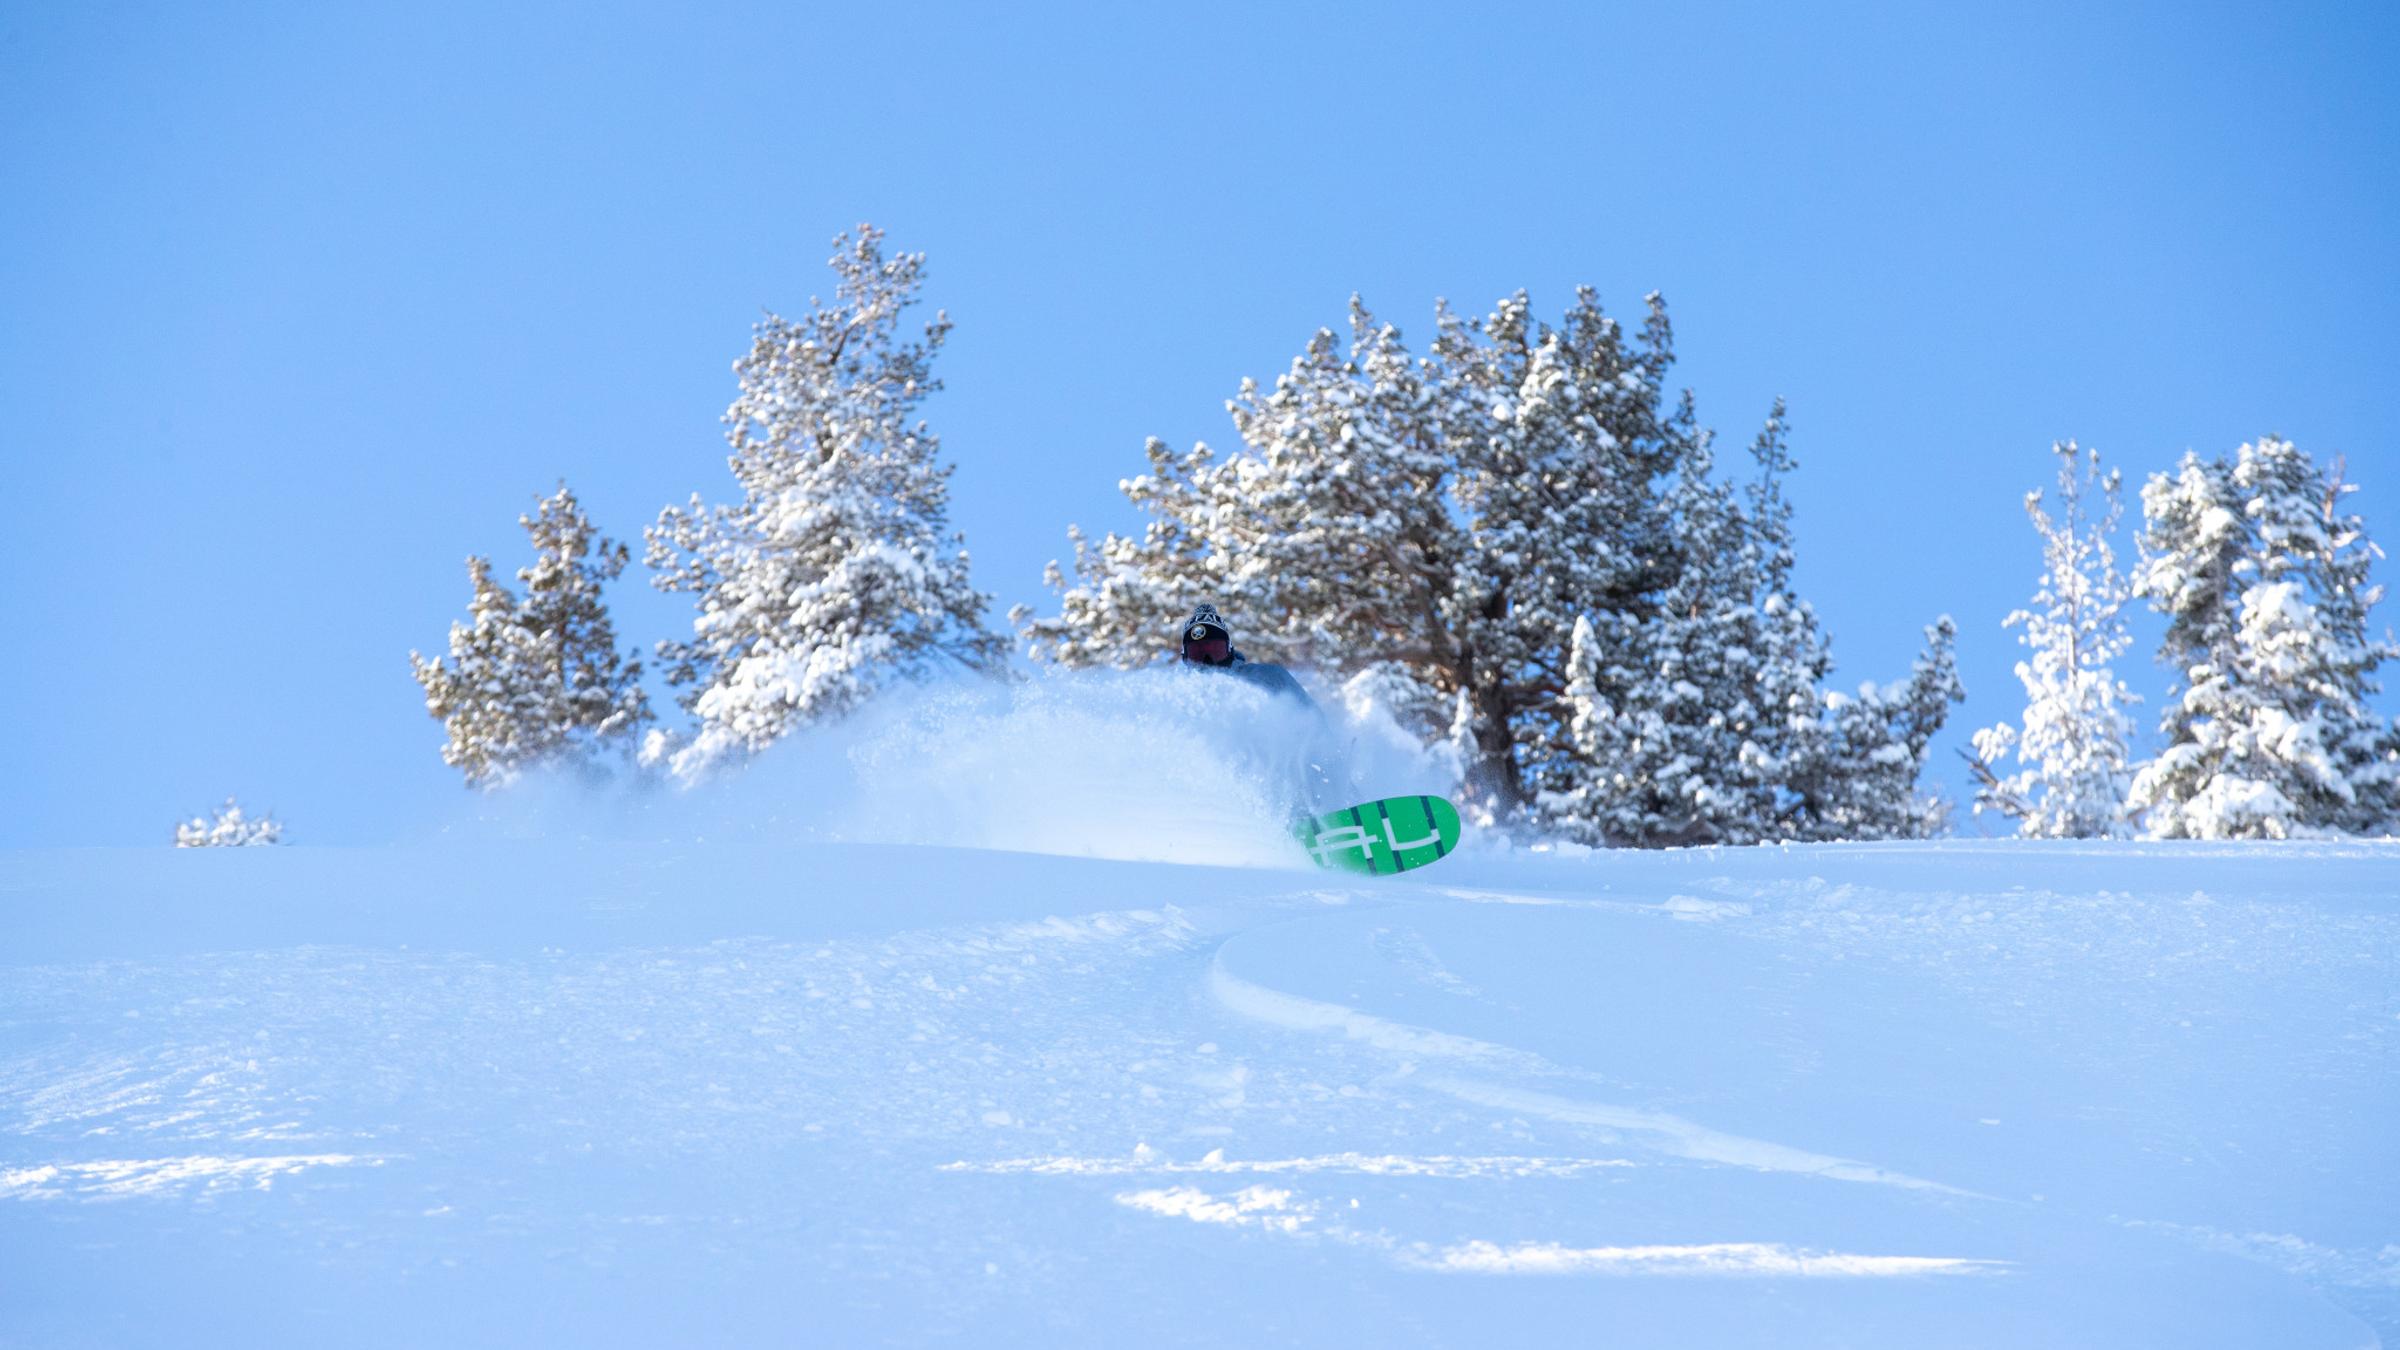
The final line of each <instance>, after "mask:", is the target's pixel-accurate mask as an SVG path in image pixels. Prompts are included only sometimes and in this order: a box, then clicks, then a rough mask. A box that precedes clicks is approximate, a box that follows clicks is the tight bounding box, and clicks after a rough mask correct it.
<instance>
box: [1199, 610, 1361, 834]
mask: <svg viewBox="0 0 2400 1350" xmlns="http://www.w3.org/2000/svg"><path fill="white" fill-rule="evenodd" d="M1182 660H1183V664H1184V665H1185V666H1187V667H1191V668H1195V669H1200V670H1221V671H1224V672H1225V673H1226V674H1229V675H1233V676H1236V677H1238V678H1240V679H1244V680H1247V681H1249V682H1250V683H1252V684H1254V685H1257V686H1258V687H1259V688H1261V689H1264V690H1266V691H1267V692H1268V693H1270V694H1280V695H1284V696H1286V697H1289V698H1293V699H1297V700H1299V703H1300V706H1301V707H1303V708H1306V709H1308V712H1309V716H1310V719H1311V720H1312V721H1313V722H1314V723H1315V724H1316V730H1315V731H1314V732H1313V733H1312V734H1310V735H1309V736H1308V737H1307V738H1306V741H1305V743H1303V744H1302V745H1300V746H1299V747H1298V748H1297V754H1296V757H1295V761H1294V763H1293V764H1292V776H1293V781H1294V787H1295V790H1296V791H1297V793H1298V794H1299V802H1300V804H1301V806H1302V807H1304V808H1306V809H1307V810H1310V811H1318V810H1324V809H1327V807H1328V806H1329V805H1330V804H1332V803H1333V802H1334V801H1335V800H1336V799H1337V798H1338V797H1339V796H1340V795H1341V790H1340V789H1339V788H1338V787H1337V786H1336V784H1335V781H1334V774H1333V772H1332V770H1331V769H1330V768H1329V767H1328V766H1330V765H1332V764H1334V763H1336V762H1338V761H1339V760H1340V759H1342V758H1345V756H1343V755H1341V754H1340V753H1338V750H1339V747H1338V746H1337V745H1336V743H1335V738H1334V732H1333V724H1332V723H1331V722H1328V721H1327V720H1325V712H1324V710H1323V709H1321V708H1319V707H1318V706H1317V701H1316V700H1315V699H1313V698H1310V697H1309V696H1308V691H1307V690H1306V689H1303V688H1301V687H1300V681H1298V680H1297V679H1294V678H1293V677H1292V672H1290V671H1288V670H1285V669H1284V668H1283V667H1281V666H1278V665H1271V664H1269V663H1267V662H1264V661H1253V660H1251V659H1250V658H1248V657H1246V656H1244V655H1242V654H1241V653H1240V652H1238V651H1235V650H1234V647H1233V632H1232V630H1231V629H1229V628H1227V627H1226V626H1225V620H1224V619H1222V618H1220V617H1218V615H1217V607H1216V606H1215V605H1202V606H1200V607H1199V608H1198V609H1195V610H1193V611H1192V617H1191V618H1189V619H1186V620H1185V621H1184V624H1183V652H1182Z"/></svg>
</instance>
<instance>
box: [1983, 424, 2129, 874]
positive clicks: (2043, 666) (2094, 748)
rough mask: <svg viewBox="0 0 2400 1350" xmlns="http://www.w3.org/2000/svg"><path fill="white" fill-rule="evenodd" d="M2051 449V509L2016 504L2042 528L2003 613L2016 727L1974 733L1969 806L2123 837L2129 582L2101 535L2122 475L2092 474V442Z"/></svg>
mask: <svg viewBox="0 0 2400 1350" xmlns="http://www.w3.org/2000/svg"><path fill="white" fill-rule="evenodd" d="M2051 451H2052V453H2054V454H2056V455H2057V456H2058V460H2059V463H2058V498H2057V507H2058V514H2057V515H2056V516H2052V515H2051V514H2050V512H2049V511H2047V510H2045V509H2044V507H2043V501H2042V492H2041V490H2039V489H2036V490H2035V491H2032V492H2029V493H2027V494H2025V514H2026V515H2027V516H2028V517H2030V518H2031V519H2032V521H2033V528H2034V532H2035V533H2037V534H2039V535H2040V536H2041V538H2042V563H2043V567H2042V579H2041V585H2040V587H2039V589H2037V590H2036V591H2035V592H2034V596H2033V604H2034V607H2033V608H2032V609H2020V610H2017V611H2015V612H2013V613H2011V614H2010V615H2009V616H2008V618H2007V619H2006V620H2004V621H2003V626H2005V627H2010V628H2022V629H2023V630H2024V631H2023V632H2022V633H2020V634H2019V636H2018V640H2019V641H2020V642H2022V643H2024V644H2025V645H2026V646H2027V647H2029V648H2031V649H2032V655H2031V657H2030V658H2029V659H2027V660H2024V661H2019V662H2018V663H2017V679H2018V681H2019V682H2020V683H2022V684H2023V685H2024V686H2025V715H2024V717H2023V719H2022V721H2023V729H2022V730H2021V731H2020V730H2019V729H2018V727H2016V726H2014V725H2011V724H2009V723H2006V722H2002V723H1999V724H1997V725H1995V726H1990V727H1986V728H1984V729H1983V730H1981V731H1978V732H1976V733H1975V753H1974V754H1973V755H1972V756H1970V757H1969V762H1970V764H1972V766H1973V767H1974V770H1975V776H1976V778H1977V780H1978V781H1979V783H1980V787H1979V789H1978V791H1977V793H1976V796H1975V809H1976V810H1977V811H1978V812H1981V811H1984V810H1996V811H2000V812H2002V813H2004V814H2006V815H2008V816H2010V817H2012V818H2014V819H2015V820H2016V822H2017V832H2018V833H2019V834H2022V835H2025V836H2027V837H2031V838H2047V839H2092V838H2122V837H2124V836H2126V835H2128V834H2131V833H2132V832H2133V822H2132V821H2131V820H2130V819H2129V818H2128V816H2127V814H2126V810H2125V796H2126V789H2127V786H2128V785H2129V783H2130V781H2131V779H2132V776H2133V768H2132V750H2131V745H2132V740H2133V716H2132V714H2131V712H2130V711H2128V709H2129V708H2130V706H2131V705H2132V704H2133V703H2135V702H2136V701H2138V700H2137V698H2136V696H2135V695H2134V694H2133V693H2132V691H2130V690H2128V689H2127V688H2126V687H2125V685H2124V683H2123V682H2122V681H2120V680H2119V679H2118V678H2117V676H2116V673H2115V662H2116V659H2117V658H2118V657H2119V656H2122V655H2123V654H2124V653H2125V650H2126V649H2127V648H2128V647H2130V646H2131V645H2132V644H2133V637H2132V635H2131V634H2130V633H2128V632H2127V631H2126V629H2125V617H2124V611H2125V606H2126V604H2127V602H2128V601H2130V600H2131V599H2132V597H2133V583H2132V581H2131V579H2130V578H2128V577H2127V576H2126V575H2125V574H2124V573H2123V572H2121V571H2119V570H2118V568H2117V560H2116V549H2115V545H2114V544H2113V543H2112V542H2111V541H2112V540H2113V539H2114V537H2115V535H2116V531H2117V524H2118V521H2119V520H2120V518H2121V517H2122V515H2123V513H2124V497H2123V488H2122V480H2121V477H2120V475H2119V474H2118V473H2117V472H2116V471H2115V470H2113V469H2112V470H2110V471H2108V472H2107V473H2105V474H2104V473H2102V472H2101V470H2100V453H2099V452H2098V451H2096V450H2095V451H2090V452H2088V453H2087V452H2085V451H2082V450H2080V449H2078V448H2077V446H2076V445H2075V443H2074V442H2073V441H2060V442H2058V443H2056V444H2055V445H2053V446H2052V447H2051ZM2011 754H2013V755H2015V756H2016V760H2017V765H2018V768H2017V771H2016V772H2014V773H2011V774H2007V775H2005V776H2004V775H2002V774H2001V773H2000V770H1999V767H1998V766H1999V765H2000V762H2001V760H2002V759H2003V758H2004V757H2006V756H2008V755H2011Z"/></svg>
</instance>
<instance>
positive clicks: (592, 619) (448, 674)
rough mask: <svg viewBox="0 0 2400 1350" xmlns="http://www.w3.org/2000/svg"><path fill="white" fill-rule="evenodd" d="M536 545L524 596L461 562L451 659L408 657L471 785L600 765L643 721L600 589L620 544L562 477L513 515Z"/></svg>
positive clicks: (617, 567) (620, 565) (478, 562)
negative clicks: (596, 524)
mask: <svg viewBox="0 0 2400 1350" xmlns="http://www.w3.org/2000/svg"><path fill="white" fill-rule="evenodd" d="M517 524H518V525H520V526H522V527H523V528H524V530H525V533H526V536H527V537H528V538H530V539H531V540H532V541H533V547H534V563H533V565H532V566H531V567H525V568H520V569H518V571H517V580H518V582H519V583H520V584H522V585H523V586H524V587H525V596H524V598H523V599H522V600H520V599H518V597H517V596H516V595H515V594H514V593H513V592H511V591H510V590H509V589H508V587H506V586H505V585H502V584H501V583H500V582H499V581H498V580H496V579H494V578H493V576H492V564H491V560H490V559H488V558H480V557H477V558H469V559H467V576H468V578H469V580H470V581H471V582H472V583H473V585H474V587H475V596H474V599H473V600H472V601H470V602H469V604H468V609H467V615H468V618H467V622H465V623H463V624H461V623H454V624H452V625H451V626H450V659H449V660H447V661H442V660H438V659H430V658H427V657H425V656H422V655H419V654H418V653H416V652H410V653H409V654H408V660H409V665H410V667H411V668H412V669H413V670H414V671H415V674H416V679H417V683H418V684H419V685H420V686H422V687H423V688H424V690H425V710H426V712H428V713H430V714H432V716H433V717H435V718H436V719H438V720H439V721H440V722H441V723H442V725H443V728H444V729H445V730H446V731H447V732H448V733H449V738H448V740H447V741H446V742H445V743H444V744H443V746H442V762H443V763H445V764H448V765H451V766H452V767H454V768H456V769H458V770H459V771H460V772H461V773H463V774H464V775H466V780H467V784H468V786H470V787H480V788H493V787H498V786H501V785H503V784H505V783H507V782H508V781H509V780H511V779H512V778H514V777H515V776H516V775H517V774H519V773H520V772H523V771H524V770H527V769H531V768H535V767H540V766H552V765H564V766H571V767H575V768H578V769H582V770H585V771H594V770H597V769H599V768H600V767H601V766H602V764H603V762H604V759H605V757H606V756H608V755H610V754H612V753H616V752H622V751H624V750H628V749H630V748H631V747H632V745H633V739H634V735H635V733H636V732H638V731H639V730H640V729H641V726H642V724H643V723H644V722H646V721H648V720H649V719H650V706H649V701H648V699H647V697H646V696H645V695H644V694H643V693H642V689H641V684H640V680H641V674H642V667H641V663H640V662H639V661H636V660H633V659H632V658H630V657H629V656H626V655H623V654H620V653H619V652H618V650H617V636H616V628H615V626H614V625H613V624H612V623H611V622H610V621H609V617H608V606H607V605H606V603H604V602H603V601H602V599H601V595H600V591H601V587H602V586H603V585H605V584H606V583H607V582H609V581H611V580H614V579H615V578H616V576H617V574H618V573H620V572H622V571H624V570H625V563H626V560H627V557H628V552H627V549H626V547H625V545H623V544H620V543H616V542H614V541H612V540H609V539H605V538H602V537H600V535H599V533H598V531H596V530H595V529H593V527H592V523H591V521H590V520H589V519H588V518H586V517H585V516H584V514H583V507H582V505H581V504H580V503H578V502H577V501H576V500H575V494H574V493H573V492H571V491H569V490H568V488H567V486H566V484H564V483H561V484H559V487H558V491H557V492H555V493H553V494H551V495H550V496H548V497H546V498H543V499H542V502H541V504H540V506H539V507H538V508H537V510H536V511H535V513H534V514H533V515H530V516H519V517H517Z"/></svg>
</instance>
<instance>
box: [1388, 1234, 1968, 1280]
mask: <svg viewBox="0 0 2400 1350" xmlns="http://www.w3.org/2000/svg"><path fill="white" fill-rule="evenodd" d="M1407 1263H1408V1264H1410V1265H1414V1266H1418V1267H1420V1268H1422V1269H1426V1270H1436V1271H1442V1272H1445V1273H1452V1274H1465V1275H1743V1276H1762V1275H1763V1276H1832V1277H1839V1278H1858V1277H1862V1276H1882V1277H1887V1278H1888V1277H1893V1276H1903V1277H1905V1276H1912V1275H1974V1274H1996V1273H1998V1272H2000V1271H2002V1270H2005V1269H2007V1268H2008V1267H2009V1266H2010V1265H2011V1264H2012V1263H2010V1262H2007V1261H1993V1260H1983V1259H1976V1258H1969V1257H1955V1256H1863V1255H1859V1254H1857V1253H1854V1252H1821V1251H1809V1250H1805V1249H1802V1248H1795V1247H1786V1246H1783V1245H1782V1244H1780V1243H1767V1242H1705V1243H1697V1244H1687V1245H1678V1246H1642V1247H1562V1246H1560V1245H1559V1244H1557V1243H1555V1242H1520V1243H1517V1244H1515V1245H1513V1246H1508V1247H1503V1246H1500V1245H1499V1244H1497V1243H1492V1242H1466V1243H1460V1244H1458V1245H1456V1246H1452V1247H1444V1248H1442V1249H1441V1250H1440V1251H1438V1252H1434V1253H1431V1254H1429V1255H1416V1256H1412V1257H1410V1258H1407Z"/></svg>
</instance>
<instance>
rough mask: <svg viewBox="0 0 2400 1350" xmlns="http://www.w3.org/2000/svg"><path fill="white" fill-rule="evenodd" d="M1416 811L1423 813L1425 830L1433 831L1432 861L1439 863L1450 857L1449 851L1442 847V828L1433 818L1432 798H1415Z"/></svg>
mask: <svg viewBox="0 0 2400 1350" xmlns="http://www.w3.org/2000/svg"><path fill="white" fill-rule="evenodd" d="M1417 809H1418V810H1420V811H1422V812H1424V813H1425V828H1426V829H1429V830H1431V831H1433V860H1434V861H1435V862H1440V861H1441V860H1442V859H1444V858H1447V857H1449V856H1450V850H1449V849H1447V848H1444V847H1443V846H1442V827H1441V824H1440V822H1438V821H1436V820H1435V819H1434V818H1433V798H1431V797H1419V798H1417Z"/></svg>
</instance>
